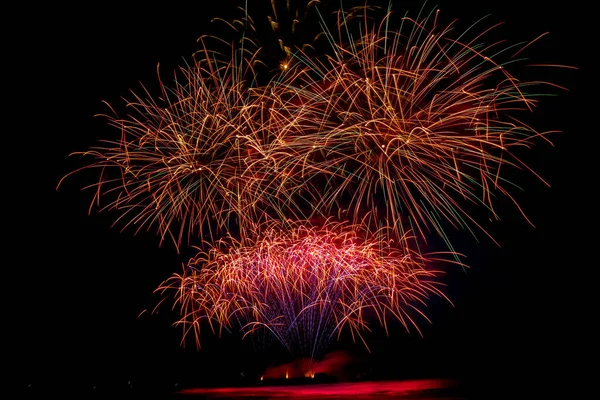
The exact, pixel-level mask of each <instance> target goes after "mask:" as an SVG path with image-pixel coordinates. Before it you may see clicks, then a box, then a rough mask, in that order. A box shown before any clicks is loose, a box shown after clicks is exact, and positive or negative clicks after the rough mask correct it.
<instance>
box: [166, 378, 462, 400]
mask: <svg viewBox="0 0 600 400" xmlns="http://www.w3.org/2000/svg"><path fill="white" fill-rule="evenodd" d="M457 387H458V382H456V381H451V380H441V379H424V380H410V381H373V382H348V383H323V384H314V385H299V386H293V385H289V386H286V385H283V386H258V387H245V388H194V389H186V390H183V391H181V392H180V393H179V394H178V396H177V398H180V399H181V400H185V399H188V400H199V399H253V400H267V399H307V400H309V399H310V400H316V399H319V400H320V399H323V400H325V399H383V398H385V399H404V400H416V399H419V400H434V399H435V400H462V399H463V397H460V396H459V395H458V393H457Z"/></svg>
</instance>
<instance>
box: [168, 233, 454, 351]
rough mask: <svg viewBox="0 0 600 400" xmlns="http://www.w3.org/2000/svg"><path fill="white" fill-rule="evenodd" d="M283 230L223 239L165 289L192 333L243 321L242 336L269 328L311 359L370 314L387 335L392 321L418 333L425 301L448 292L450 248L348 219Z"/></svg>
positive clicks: (358, 332) (356, 334)
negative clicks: (419, 247)
mask: <svg viewBox="0 0 600 400" xmlns="http://www.w3.org/2000/svg"><path fill="white" fill-rule="evenodd" d="M282 227H283V226H282V225H281V224H280V223H274V224H273V225H272V226H269V227H263V229H262V230H261V235H260V237H259V238H257V239H256V240H251V241H250V240H247V241H246V243H245V244H242V243H240V242H236V241H234V240H228V241H222V242H220V243H217V245H216V246H215V247H213V248H212V249H210V250H209V251H201V252H200V253H199V254H198V256H197V257H196V258H194V259H192V260H191V261H190V262H189V264H188V266H187V268H186V269H185V271H184V273H183V274H176V275H173V277H171V278H170V279H168V280H167V281H165V282H164V283H163V285H161V287H160V288H159V290H160V291H161V292H163V294H165V292H168V293H169V294H174V295H175V300H176V301H175V304H176V305H178V306H179V307H180V308H181V315H182V316H183V317H182V319H181V320H180V321H179V323H180V324H181V325H182V326H183V327H184V331H185V332H186V334H185V336H187V335H189V334H191V333H193V335H194V337H195V340H196V343H197V344H198V345H199V344H200V331H201V327H202V326H205V327H207V326H210V328H211V329H212V331H213V332H218V334H219V335H220V334H221V333H222V330H223V329H227V330H231V329H234V328H235V327H236V326H237V327H239V329H240V330H241V331H242V332H243V333H244V336H246V335H256V334H261V333H264V331H266V332H268V333H271V334H273V335H274V336H275V337H276V338H277V340H278V341H279V342H280V343H281V344H282V345H283V346H284V347H285V348H286V349H288V350H289V351H290V352H291V353H293V354H295V355H297V356H301V357H308V358H311V359H312V358H318V357H319V356H322V355H323V351H324V350H325V349H326V348H327V345H328V344H329V342H330V341H331V340H332V339H334V338H335V337H337V336H339V335H340V333H341V332H342V331H343V330H348V331H349V332H350V334H351V335H352V337H353V338H354V339H355V340H356V339H361V340H362V338H363V337H362V332H364V331H365V330H368V329H369V328H368V327H369V322H373V320H375V321H377V322H379V324H380V325H381V326H383V327H384V328H385V329H386V331H387V326H388V323H389V320H390V319H394V320H396V321H399V322H400V323H401V324H402V326H404V327H405V328H406V329H407V330H408V331H411V330H413V329H414V330H416V331H419V328H418V319H419V318H420V319H425V320H427V317H426V315H425V313H424V312H423V308H424V307H425V306H426V304H427V300H428V299H429V298H430V297H431V296H441V297H444V298H445V295H444V294H443V292H442V290H441V288H442V286H443V285H442V283H441V280H440V277H441V275H442V272H441V271H440V270H434V269H433V268H432V264H438V263H442V262H443V263H446V262H448V259H449V258H448V257H447V256H448V255H447V254H430V255H427V256H423V255H421V254H420V253H418V252H416V251H413V250H411V249H409V248H408V247H407V246H406V245H405V244H406V243H407V240H405V241H403V242H402V245H401V246H398V245H397V244H396V243H394V241H393V240H389V239H386V237H387V234H385V232H376V233H372V234H368V233H367V232H365V231H364V229H363V228H362V227H360V226H352V225H347V224H342V223H332V222H327V223H326V224H325V225H324V226H322V227H321V228H318V229H317V228H307V227H306V224H298V225H297V227H296V229H292V230H290V229H289V227H288V226H286V227H285V228H286V229H285V230H283V229H282ZM369 320H371V321H369ZM363 343H364V344H365V345H366V342H365V341H364V340H363Z"/></svg>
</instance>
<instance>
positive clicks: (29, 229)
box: [3, 0, 597, 385]
mask: <svg viewBox="0 0 600 400" xmlns="http://www.w3.org/2000/svg"><path fill="white" fill-rule="evenodd" d="M187 3H188V2H165V3H164V4H161V5H160V6H148V4H150V3H142V2H140V3H139V4H138V5H137V6H134V5H133V4H128V5H126V6H124V5H119V4H111V5H108V4H106V3H104V2H98V3H88V4H86V6H85V8H81V9H78V8H72V6H67V5H57V4H51V3H48V4H46V5H43V6H39V7H37V6H36V7H35V8H34V7H32V8H31V9H29V8H28V7H21V9H20V10H14V11H13V13H14V16H15V18H17V20H18V21H22V23H21V24H19V25H18V28H15V32H14V37H16V40H15V41H14V42H13V43H16V46H15V47H16V49H17V52H16V53H15V55H14V56H12V57H10V58H9V59H8V60H7V61H5V62H6V63H8V64H9V67H10V70H13V69H14V72H11V73H8V75H7V81H8V87H9V88H12V87H15V89H16V91H15V95H14V96H13V97H12V98H11V99H9V100H8V101H9V102H10V103H11V109H12V108H14V112H12V111H11V112H9V113H8V115H6V118H5V121H6V125H5V135H7V136H8V137H9V141H8V143H9V145H8V147H7V148H5V155H8V158H9V160H10V162H9V163H8V166H7V168H8V170H7V172H6V175H7V176H8V177H9V179H8V180H7V181H6V182H7V183H6V186H5V191H4V200H5V202H6V204H8V206H6V207H5V208H4V212H5V215H6V217H7V219H8V221H9V226H8V229H7V230H6V231H5V232H4V233H5V237H8V244H7V246H6V252H5V267H4V268H5V269H6V270H8V271H9V274H8V277H7V278H5V279H6V280H5V281H4V282H5V285H6V286H8V287H9V291H8V296H7V299H6V300H5V306H6V307H7V309H8V311H9V312H8V314H7V317H5V320H4V324H3V326H4V330H6V331H7V332H8V333H9V337H10V339H8V341H6V342H5V345H6V346H7V347H8V348H9V353H10V354H11V356H13V357H14V358H13V357H11V359H14V361H13V366H14V368H13V371H15V372H16V373H17V375H18V380H17V381H18V383H19V384H21V385H23V384H27V383H29V382H40V381H45V380H48V379H49V377H58V378H57V379H59V380H69V379H74V380H78V381H85V382H92V381H97V380H123V379H129V377H136V378H137V377H155V378H156V379H164V380H169V381H171V380H176V379H179V378H180V377H184V376H186V374H187V375H193V374H196V373H198V374H199V373H213V374H215V375H218V374H222V375H227V376H237V375H236V374H238V373H239V372H240V371H241V370H242V369H243V368H244V361H243V360H244V359H247V358H251V357H252V355H251V354H242V355H241V356H240V355H239V354H237V353H236V352H238V351H239V349H240V348H243V349H245V348H246V347H245V345H243V344H239V343H237V342H236V341H235V340H227V339H223V340H216V339H214V338H210V337H207V345H206V347H205V349H204V350H203V351H202V352H200V353H197V352H196V351H195V349H193V348H192V347H190V348H189V349H182V348H180V346H179V339H180V334H181V332H180V331H179V330H178V329H176V328H173V327H171V326H170V323H171V322H172V321H173V319H174V318H175V316H174V315H168V314H167V313H161V314H160V315H157V316H151V315H149V314H148V313H145V314H144V315H142V316H141V317H140V318H138V314H139V313H140V312H141V311H143V310H145V309H149V308H151V307H152V306H153V305H154V304H155V302H156V297H153V296H152V291H153V290H154V289H155V288H156V286H157V285H158V284H159V283H160V282H161V281H162V280H163V279H165V278H166V277H168V276H169V275H171V273H173V272H179V269H180V267H181V264H182V262H184V261H185V260H184V258H183V257H181V256H179V255H177V253H176V252H175V250H174V249H173V248H172V247H171V246H170V245H169V244H168V243H167V244H166V245H165V246H163V247H162V248H159V247H158V238H157V237H156V236H155V235H154V234H153V233H144V232H142V233H140V234H138V235H134V234H133V231H132V230H125V231H123V232H120V231H119V227H111V223H112V222H113V220H114V214H111V213H106V214H101V215H99V214H97V213H96V212H95V210H94V211H93V212H92V214H91V215H88V212H87V209H88V206H89V202H90V200H91V193H90V192H80V191H79V188H80V187H82V186H83V185H84V184H85V183H86V182H82V181H78V180H77V178H75V179H74V180H70V181H68V182H67V184H66V185H65V186H64V187H61V188H60V189H59V190H58V191H57V190H56V184H57V182H58V180H59V179H60V178H61V177H62V176H63V175H64V174H66V173H68V172H70V171H71V170H72V169H73V168H75V167H77V166H78V165H80V160H79V159H75V158H69V157H68V155H69V154H70V153H71V152H74V151H80V150H84V149H86V148H87V147H89V146H91V145H93V144H94V143H95V141H96V140H98V139H101V138H102V137H103V136H104V135H106V134H108V133H112V131H111V130H110V128H108V127H107V126H105V125H104V123H103V122H102V120H100V119H99V118H96V117H94V115H95V114H97V113H100V112H104V111H105V110H106V109H105V107H104V105H103V104H102V103H101V102H102V101H104V100H105V101H108V102H109V103H111V104H118V102H119V98H120V96H122V95H126V94H127V93H128V91H129V89H130V88H137V87H138V82H139V81H141V82H151V81H152V80H153V79H154V78H155V76H156V75H155V71H156V65H157V63H159V62H160V63H161V70H162V71H168V70H169V69H174V68H175V67H176V66H177V65H178V64H179V63H180V62H181V61H182V60H183V58H184V57H187V56H188V55H190V54H191V52H193V51H195V50H196V49H197V45H196V39H197V38H198V37H199V36H200V35H201V34H204V33H208V32H210V31H211V25H210V23H209V21H210V19H211V18H212V17H215V16H221V15H222V12H223V10H230V9H231V7H232V6H233V4H235V2H234V1H232V0H227V1H217V2H211V3H218V5H217V4H215V5H214V6H210V7H209V6H208V5H207V4H208V3H209V2H206V1H196V2H195V4H187ZM190 3H194V2H190ZM453 3H455V2H451V1H444V2H438V3H437V4H439V5H440V9H441V10H442V12H443V13H445V14H446V15H447V16H448V18H450V17H456V18H458V19H459V20H460V21H465V23H467V22H474V21H475V20H476V19H478V18H479V17H482V16H485V15H486V14H491V16H490V21H492V22H493V21H497V22H505V25H504V26H503V27H502V28H501V32H502V33H503V35H504V36H505V37H506V39H507V41H508V42H509V43H512V42H515V41H521V40H525V41H526V40H531V39H533V38H535V37H536V36H538V35H539V34H542V33H544V32H546V31H549V32H550V34H549V35H548V36H546V37H545V38H544V39H542V40H541V41H540V42H538V43H537V44H536V45H535V46H533V47H532V48H531V49H530V51H529V53H528V54H529V55H530V56H531V58H536V59H537V60H539V62H540V63H555V64H568V65H573V66H577V67H579V68H580V69H579V70H578V71H575V70H558V71H557V72H553V73H546V72H543V71H542V72H541V74H542V79H545V80H548V79H551V80H554V79H555V80H556V83H557V84H560V85H564V86H566V87H568V88H569V89H570V91H569V92H562V93H560V95H559V96H558V97H555V98H548V99H545V100H544V101H543V103H542V106H540V107H539V108H538V109H537V110H536V112H535V113H534V114H532V116H531V119H530V120H529V121H531V123H532V125H534V126H535V127H537V128H539V129H541V130H543V129H556V130H560V131H563V133H561V134H556V135H553V136H552V138H553V141H554V143H555V146H554V147H551V146H549V145H543V144H542V145H540V146H539V147H537V148H534V149H533V150H532V151H530V152H527V153H525V157H526V159H527V160H528V162H529V163H530V164H531V165H532V166H533V167H534V169H535V170H536V171H537V172H539V173H540V175H541V176H543V178H544V179H546V180H547V181H548V182H549V183H550V184H551V187H550V188H547V187H545V186H544V185H542V184H541V183H539V182H538V181H536V180H535V179H533V178H531V177H529V176H527V175H526V174H523V177H522V179H523V180H522V181H521V182H522V183H524V186H526V191H525V192H524V193H522V194H519V199H520V200H521V204H522V206H523V208H524V210H525V211H526V213H527V214H528V216H529V217H530V219H531V220H532V221H533V222H534V224H535V225H536V228H532V227H531V226H529V225H528V224H527V223H526V221H525V220H523V219H522V218H520V217H519V216H518V215H517V214H516V212H515V211H516V210H514V208H512V207H510V206H509V205H508V204H506V205H505V206H506V207H505V208H504V209H503V210H501V213H500V214H501V215H502V216H503V217H504V219H503V220H502V221H500V222H497V223H494V224H493V225H491V229H492V232H494V233H495V235H496V238H497V240H498V241H499V242H500V244H501V245H502V247H501V248H498V247H497V246H495V245H494V244H493V243H491V242H489V241H487V240H485V239H484V238H483V237H482V241H481V243H476V242H475V241H474V240H473V239H472V238H470V237H469V236H468V235H467V234H466V233H465V234H463V233H457V234H456V240H457V243H459V244H460V245H461V246H463V247H462V249H461V250H463V251H464V252H466V253H468V255H469V258H468V260H467V262H468V263H470V264H471V269H470V270H469V271H468V272H467V273H462V272H461V273H457V274H456V275H455V276H454V275H453V276H452V277H451V278H449V285H450V286H449V288H448V291H449V294H450V296H451V298H452V300H453V301H454V302H455V307H453V308H452V307H450V306H448V305H446V304H444V303H442V302H439V303H435V304H433V305H432V307H433V309H432V312H431V315H432V317H433V319H434V321H433V324H432V325H430V326H425V327H424V335H425V337H424V338H420V337H418V336H408V335H405V334H403V333H402V332H397V333H396V334H395V335H394V336H392V337H390V338H389V339H386V338H384V337H383V336H377V335H374V336H373V337H372V340H373V343H372V350H373V354H372V356H371V357H372V359H373V360H375V362H374V365H375V367H374V368H376V369H378V370H381V369H382V366H381V365H382V364H383V363H384V362H390V363H392V364H394V368H395V371H398V374H404V375H405V376H409V375H410V376H412V375H455V376H460V377H467V378H468V379H471V380H474V381H477V380H483V381H485V382H491V383H499V382H502V381H503V379H504V375H503V374H505V376H506V379H508V380H510V381H511V382H514V381H515V380H516V381H520V382H525V383H527V382H529V383H531V382H534V383H539V384H550V383H552V382H558V381H559V380H562V379H563V378H562V377H563V374H566V373H567V372H571V373H572V372H573V371H574V370H575V369H576V366H577V365H578V364H579V362H580V360H582V359H585V358H586V354H589V353H587V350H588V346H587V345H583V343H584V339H585V338H586V337H588V335H589V334H590V333H589V331H588V329H587V326H588V325H587V324H588V319H589V318H591V319H593V317H594V316H595V315H597V313H596V314H591V315H586V314H585V312H584V310H585V308H586V306H588V305H589V302H590V299H591V296H590V295H588V294H587V293H588V292H587V289H584V288H587V287H588V285H589V282H590V280H591V278H590V276H592V275H593V274H592V272H593V269H594V266H595V263H597V261H595V256H594V252H595V246H594V243H592V242H593V241H595V240H596V238H597V231H596V228H595V227H596V225H595V222H594V220H595V218H596V217H595V215H594V213H595V211H596V209H595V208H594V205H595V204H596V203H597V201H596V200H595V197H594V196H595V195H594V193H595V187H594V186H595V185H596V182H597V179H596V174H595V172H596V170H597V169H596V166H595V165H594V159H595V157H593V156H592V151H593V150H592V149H594V145H595V143H596V136H597V134H596V127H597V123H596V122H594V120H595V119H596V118H595V114H594V110H593V108H592V106H593V102H590V99H591V98H592V91H593V89H592V84H595V82H596V80H588V79H589V78H584V76H591V74H589V71H588V70H587V68H589V66H590V65H591V63H590V61H589V60H591V58H592V56H593V51H594V48H595V47H596V45H595V41H593V40H592V33H591V32H592V31H593V29H592V28H593V26H592V25H590V23H589V22H586V21H588V20H591V18H590V17H589V13H590V10H586V9H585V8H582V7H583V6H580V5H575V4H573V5H571V4H560V7H550V6H549V5H548V4H549V3H547V2H542V1H537V0H536V1H526V2H525V1H518V2H517V1H503V2H497V3H494V4H487V2H481V4H478V5H476V6H473V5H468V6H467V5H466V4H463V2H460V3H461V4H453ZM484 3H485V4H484ZM420 4H421V3H419V2H405V3H403V2H396V4H395V9H396V10H399V11H403V10H405V9H407V10H410V11H416V10H417V9H418V8H419V7H420ZM428 4H430V5H431V6H433V5H434V3H433V2H430V3H428ZM9 18H10V17H9ZM10 121H12V122H10ZM594 150H595V149H594ZM13 180H14V181H13ZM89 183H93V182H89ZM502 205H503V206H504V204H502ZM14 206H16V208H15V207H14ZM5 243H7V242H6V241H5ZM356 347H357V348H358V347H359V345H357V346H356ZM590 351H591V349H590ZM236 357H237V358H236ZM238 358H239V359H240V360H242V361H237V359H238ZM390 360H391V361H390ZM52 379H54V378H52ZM132 379H133V378H132Z"/></svg>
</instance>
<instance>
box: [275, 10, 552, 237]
mask: <svg viewBox="0 0 600 400" xmlns="http://www.w3.org/2000/svg"><path fill="white" fill-rule="evenodd" d="M370 11H371V9H369V8H367V7H358V8H352V9H350V10H348V11H342V10H340V11H339V12H338V13H337V19H336V24H335V25H333V24H327V23H325V22H324V23H323V24H322V25H323V26H324V27H325V28H324V31H323V34H322V35H321V38H320V40H321V42H325V44H324V45H322V46H321V48H325V50H324V56H323V57H314V56H312V55H311V56H307V55H305V54H304V53H303V52H302V51H300V50H298V51H297V52H295V53H293V58H292V60H293V63H292V64H293V67H291V68H290V71H287V75H286V79H287V85H288V95H289V96H290V99H291V100H290V103H292V104H296V105H299V106H302V107H304V108H307V109H310V110H312V111H313V112H312V114H311V113H309V112H305V113H304V115H310V118H309V119H307V120H304V121H302V126H303V127H304V129H303V131H302V132H301V134H300V135H299V136H298V137H290V138H288V139H287V141H288V143H289V146H290V148H294V149H295V151H296V152H297V153H298V154H302V157H301V158H298V159H296V160H295V161H296V162H297V164H298V168H297V169H298V170H299V171H301V174H302V175H303V176H305V177H310V178H307V179H316V180H317V181H318V182H320V183H319V184H318V185H317V186H318V187H320V188H321V192H320V196H321V198H320V201H319V202H318V203H313V204H312V206H313V209H314V210H318V212H319V213H321V214H324V215H328V214H329V215H330V214H332V213H338V214H341V215H340V216H339V217H340V218H347V219H349V220H351V221H352V222H354V223H367V224H370V225H373V226H379V225H380V224H382V223H383V224H389V225H391V226H394V227H395V228H396V229H397V230H398V234H399V236H402V235H403V233H404V231H405V230H406V229H409V230H410V229H414V230H415V231H416V232H418V234H419V235H420V236H421V237H423V238H427V237H428V236H430V235H431V233H432V232H433V233H435V234H437V235H439V236H441V237H442V238H444V239H445V240H447V242H448V244H450V243H449V241H448V239H447V235H446V234H445V232H444V224H446V223H450V224H451V225H452V226H454V227H456V228H463V229H469V230H471V229H472V228H474V227H477V228H481V229H482V230H483V232H485V229H484V228H483V227H481V226H480V224H479V222H478V221H477V220H476V219H475V218H473V217H472V216H471V212H472V210H473V209H474V208H473V207H472V205H475V206H479V207H480V208H483V209H485V210H487V214H488V216H489V217H490V218H491V219H496V218H498V213H497V212H496V210H495V204H496V197H497V195H505V196H508V197H509V198H510V199H511V200H513V201H514V202H515V204H517V202H516V200H515V199H514V198H513V196H512V195H511V191H510V189H513V188H514V185H513V184H512V183H511V182H509V181H508V180H507V176H508V175H507V174H506V173H505V172H506V171H508V170H510V169H512V168H516V169H523V170H529V168H528V167H527V165H526V164H525V163H524V162H523V161H522V160H521V159H519V158H518V157H517V156H516V155H515V152H514V150H515V149H518V148H523V147H530V146H532V145H534V144H535V143H536V141H537V140H540V139H541V140H548V139H547V138H546V136H547V134H548V133H550V132H538V131H536V130H535V129H534V128H532V127H530V126H529V125H528V124H526V123H525V122H521V121H520V120H519V119H518V117H519V115H520V113H521V112H523V111H525V112H529V111H531V110H532V109H533V108H534V107H535V106H536V104H537V94H536V92H535V90H539V88H540V86H544V85H552V84H550V83H546V82H532V81H521V80H519V79H517V78H516V77H514V76H512V75H511V73H510V72H509V70H510V67H512V66H513V65H512V64H513V63H515V62H518V61H521V60H519V59H517V58H516V57H515V56H518V53H519V52H520V51H521V50H522V49H523V46H524V44H521V45H519V46H512V47H505V46H504V45H503V44H502V43H501V42H490V43H485V38H486V34H489V31H490V30H492V29H493V28H494V27H492V28H489V29H485V30H484V31H483V32H480V33H476V34H474V35H471V36H472V38H471V39H469V38H468V36H469V35H468V34H467V32H465V33H463V34H460V35H456V34H454V32H453V30H454V28H453V26H452V24H450V25H447V26H441V27H440V26H438V25H437V19H438V13H437V12H432V13H431V14H430V15H427V16H425V17H421V18H420V19H411V18H408V17H402V18H394V14H393V13H392V12H391V11H390V10H388V12H387V14H385V15H384V16H383V18H382V19H370V18H369V17H370V15H371V14H370ZM327 26H335V27H336V28H335V29H331V30H329V29H328V28H327ZM398 28H400V29H398ZM472 28H476V26H473V27H472ZM473 30H475V29H473ZM503 46H504V47H503ZM531 172H533V171H531ZM540 179H541V178H540ZM519 210H520V208H519Z"/></svg>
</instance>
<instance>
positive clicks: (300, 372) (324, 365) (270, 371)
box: [263, 351, 358, 381]
mask: <svg viewBox="0 0 600 400" xmlns="http://www.w3.org/2000/svg"><path fill="white" fill-rule="evenodd" d="M357 362H358V360H356V359H355V358H353V357H352V356H350V354H348V353H347V352H345V351H335V352H332V353H329V354H327V355H326V356H325V357H324V358H323V359H322V360H310V359H301V360H295V361H292V362H289V363H286V364H281V365H276V366H271V367H268V368H267V369H266V370H265V372H264V374H263V377H264V379H281V378H283V377H285V378H286V379H289V378H314V377H315V375H316V374H327V375H329V376H335V377H336V378H338V379H339V380H342V381H343V380H346V379H347V378H348V376H347V375H348V371H347V370H348V367H351V366H352V365H354V364H355V363H357Z"/></svg>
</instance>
